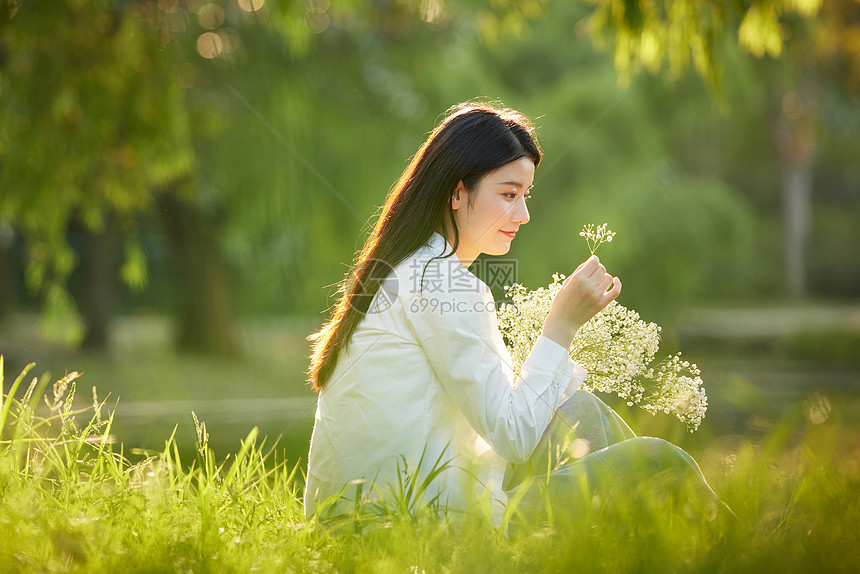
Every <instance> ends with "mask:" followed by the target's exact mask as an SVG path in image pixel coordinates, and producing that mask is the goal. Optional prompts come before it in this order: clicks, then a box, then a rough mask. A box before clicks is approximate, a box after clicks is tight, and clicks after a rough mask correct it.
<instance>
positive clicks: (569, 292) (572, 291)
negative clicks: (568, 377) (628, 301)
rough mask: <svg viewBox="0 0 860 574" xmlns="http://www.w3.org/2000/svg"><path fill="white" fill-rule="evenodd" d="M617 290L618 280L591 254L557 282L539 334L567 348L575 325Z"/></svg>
mask: <svg viewBox="0 0 860 574" xmlns="http://www.w3.org/2000/svg"><path fill="white" fill-rule="evenodd" d="M619 293H621V281H619V280H618V277H613V276H612V275H609V274H608V273H607V272H606V268H605V267H604V266H603V265H601V263H600V260H599V259H598V258H597V256H596V255H592V256H591V257H589V258H588V260H586V261H585V263H583V264H582V265H580V266H579V267H577V268H576V271H574V272H573V274H572V275H571V276H570V277H568V278H567V279H565V280H564V283H562V284H561V291H559V292H558V293H557V294H556V296H555V298H554V299H553V300H552V306H551V307H550V311H549V315H547V318H546V321H545V322H544V324H543V331H542V333H541V334H542V335H543V336H544V337H547V338H548V339H552V340H553V341H555V342H556V343H558V344H559V345H561V346H562V347H564V348H565V349H567V348H568V347H570V343H571V342H572V341H573V336H574V335H576V332H577V331H578V330H579V328H580V327H582V326H583V325H584V324H585V323H587V322H588V320H589V319H591V318H592V317H594V316H595V315H596V314H597V313H599V312H600V311H602V310H603V309H604V308H605V307H606V306H607V305H609V303H610V302H612V301H614V300H615V298H616V297H618V295H619Z"/></svg>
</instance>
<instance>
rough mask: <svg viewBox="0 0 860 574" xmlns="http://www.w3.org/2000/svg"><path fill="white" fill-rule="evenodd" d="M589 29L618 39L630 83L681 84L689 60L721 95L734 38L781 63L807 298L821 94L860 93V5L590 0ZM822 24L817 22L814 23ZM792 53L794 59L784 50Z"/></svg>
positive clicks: (790, 245)
mask: <svg viewBox="0 0 860 574" xmlns="http://www.w3.org/2000/svg"><path fill="white" fill-rule="evenodd" d="M591 1H592V3H593V4H594V6H595V7H594V10H593V13H592V14H591V17H590V19H589V28H590V30H591V32H592V34H593V35H594V39H595V42H596V43H597V44H598V45H604V44H605V42H606V41H607V37H608V36H612V40H611V45H612V48H613V51H614V55H615V65H616V67H617V69H618V70H619V73H620V74H621V76H622V77H623V78H629V77H630V76H631V75H633V74H636V73H638V72H640V71H643V70H647V71H649V72H652V73H656V72H660V71H661V70H663V67H664V62H667V63H668V74H669V76H670V77H677V76H679V75H680V74H681V73H683V72H684V70H685V69H686V68H687V66H688V65H690V62H692V64H693V67H694V68H695V69H696V71H697V72H698V73H699V74H700V75H701V76H702V77H703V78H705V80H706V81H707V82H708V84H709V85H711V86H713V87H715V88H717V90H718V92H719V89H720V87H721V82H722V78H723V74H724V61H723V57H722V55H723V52H722V49H723V48H722V46H723V39H724V38H725V37H727V36H731V35H732V33H733V31H734V30H735V29H736V30H737V42H738V44H739V45H740V46H741V47H742V48H744V49H745V50H747V51H748V52H749V53H750V54H752V55H753V56H755V57H756V58H763V57H765V56H769V57H772V58H780V57H782V58H781V60H779V61H778V62H776V63H775V64H774V65H773V67H774V68H778V70H777V71H776V72H773V71H771V73H770V74H768V75H767V76H765V77H766V78H767V77H769V78H770V79H771V81H772V82H773V88H772V89H773V91H774V100H775V102H774V103H775V105H774V108H775V109H776V110H777V111H776V114H775V116H774V125H773V129H772V133H773V138H774V145H775V147H776V149H777V150H778V153H779V156H780V158H781V170H782V173H781V188H782V196H783V197H782V201H783V213H784V215H783V220H784V221H783V227H784V238H785V239H784V254H785V255H784V257H785V285H786V289H787V292H788V294H789V295H790V296H792V297H801V296H802V295H804V294H805V292H806V280H805V273H806V267H807V264H806V244H807V236H808V233H809V220H810V211H811V207H810V206H811V195H812V181H813V178H812V174H813V166H814V162H815V149H816V140H815V138H816V132H817V131H818V125H819V121H820V118H819V110H820V107H821V95H822V91H823V90H824V89H825V86H828V87H834V86H837V87H838V88H843V89H845V88H847V89H849V90H854V91H855V93H857V92H856V90H857V87H858V85H860V50H858V49H857V47H856V37H857V33H858V27H860V3H858V2H856V1H854V0H841V1H833V2H827V3H822V2H820V0H777V1H772V0H747V1H745V2H691V1H690V0H666V1H664V2H654V1H651V0H634V1H627V0H591ZM816 16H817V17H816ZM786 51H787V52H788V53H787V54H786V53H785V52H786Z"/></svg>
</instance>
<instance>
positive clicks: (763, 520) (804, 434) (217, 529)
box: [0, 365, 860, 573]
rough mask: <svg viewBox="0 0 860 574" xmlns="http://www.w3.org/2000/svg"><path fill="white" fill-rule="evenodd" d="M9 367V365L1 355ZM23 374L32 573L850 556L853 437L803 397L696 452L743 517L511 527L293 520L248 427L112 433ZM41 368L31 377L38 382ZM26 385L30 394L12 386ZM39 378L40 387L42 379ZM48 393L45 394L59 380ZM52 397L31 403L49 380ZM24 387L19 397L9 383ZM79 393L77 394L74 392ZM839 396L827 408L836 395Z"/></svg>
mask: <svg viewBox="0 0 860 574" xmlns="http://www.w3.org/2000/svg"><path fill="white" fill-rule="evenodd" d="M0 371H2V365H0ZM75 379H76V374H75V373H72V374H69V375H68V376H66V377H64V378H63V379H61V380H60V381H59V382H58V384H55V386H54V387H53V389H50V390H49V389H48V388H47V385H46V384H45V383H46V382H47V380H46V379H44V378H42V379H41V380H36V379H34V381H33V383H32V385H29V386H28V384H27V379H26V376H25V374H24V373H22V375H21V376H20V377H18V378H17V379H16V381H15V382H14V383H13V384H12V386H11V388H10V390H9V392H8V393H6V394H4V395H3V401H2V404H0V571H2V572H12V571H25V572H118V571H123V572H162V571H163V572H250V571H259V572H320V571H322V572H327V571H331V572H335V571H337V572H350V571H358V572H427V573H430V572H505V571H522V572H564V571H570V572H574V571H579V572H592V571H599V572H702V571H705V572H738V571H740V572H801V571H807V570H811V571H825V572H830V571H845V572H850V571H856V570H857V568H858V567H860V550H858V542H860V536H858V529H860V502H858V501H860V449H858V448H857V443H856V440H850V437H846V432H845V431H846V428H847V427H846V426H845V425H844V424H842V423H841V422H840V421H839V420H838V417H830V418H828V419H827V420H825V421H823V422H821V421H820V420H819V421H816V422H819V423H820V424H813V422H810V421H809V420H807V418H808V417H807V418H804V410H803V408H802V407H801V406H798V407H797V408H793V409H790V410H789V412H788V413H787V414H786V415H785V416H784V417H783V419H782V421H781V422H780V423H778V424H776V425H774V426H773V427H772V428H771V429H769V431H768V432H767V433H766V434H764V435H762V436H761V437H759V438H757V439H755V440H753V439H748V438H741V437H739V436H735V437H733V438H732V439H730V440H715V441H713V442H712V443H711V445H710V446H708V447H706V448H704V449H703V450H702V451H701V452H700V453H699V458H700V461H701V463H702V466H703V470H704V472H705V474H706V476H708V478H709V480H710V482H711V485H712V486H713V487H714V489H715V490H716V491H717V492H718V493H719V494H720V495H721V497H722V498H723V500H724V501H725V502H726V503H727V504H728V505H729V506H730V507H731V508H732V509H733V511H734V512H735V514H736V515H737V518H736V519H735V518H731V517H729V516H727V515H721V516H720V517H718V518H717V519H716V520H712V521H707V520H703V519H701V518H696V517H695V516H696V515H692V516H693V517H692V518H690V517H688V516H686V515H685V514H684V513H682V512H675V511H671V510H669V509H668V508H669V507H667V506H661V505H659V504H644V505H643V504H638V503H630V504H620V503H618V502H617V501H616V503H615V504H609V502H611V501H602V502H601V501H599V500H597V499H595V501H594V502H595V503H594V504H592V505H589V506H588V507H587V508H586V509H585V510H580V511H579V512H577V513H576V514H574V513H572V512H565V509H564V508H554V509H553V510H554V517H555V518H554V520H553V522H552V523H545V524H539V525H523V524H521V523H519V522H517V521H516V513H513V517H514V518H513V522H512V523H511V524H510V525H509V527H508V531H507V534H505V532H504V531H494V530H493V529H491V528H489V527H488V526H487V525H486V524H485V523H483V522H482V521H480V520H478V519H476V520H474V521H464V522H459V523H458V525H457V526H456V527H455V526H454V525H452V524H450V523H448V522H447V521H446V520H445V519H440V518H439V517H438V516H436V515H435V513H434V512H432V511H431V510H432V509H430V508H429V507H428V506H422V505H411V506H409V507H408V509H407V510H403V508H406V507H404V506H403V505H401V506H400V508H401V510H398V505H397V504H392V505H391V506H387V507H386V506H382V507H379V506H377V507H375V508H374V509H372V512H371V511H369V509H365V510H363V511H362V510H360V511H359V512H357V513H356V514H355V515H352V516H350V517H347V519H346V520H342V521H339V522H337V523H329V524H326V525H322V524H320V523H318V522H317V521H314V520H312V521H307V520H305V519H304V518H303V507H302V502H301V496H300V494H301V491H302V474H301V468H300V467H299V466H298V464H297V463H296V462H293V461H289V460H284V459H283V457H282V456H281V455H280V454H279V453H280V452H281V450H280V448H274V449H271V448H269V445H267V444H266V441H265V440H263V439H260V438H259V437H258V433H257V431H256V429H254V430H252V431H251V432H250V433H249V434H248V436H247V437H246V438H245V440H244V441H242V443H241V444H240V445H239V448H238V450H237V452H235V453H232V454H230V455H229V456H226V457H222V458H218V457H216V454H215V453H214V452H213V451H212V449H211V448H210V447H209V442H208V435H207V429H206V426H205V423H198V424H197V427H196V431H197V433H198V440H197V448H196V450H195V451H194V452H193V454H192V455H190V456H189V457H185V455H180V450H179V449H178V447H177V443H176V440H175V437H173V436H167V437H165V441H164V445H163V448H161V449H159V450H156V451H141V450H135V449H128V448H126V447H123V446H122V445H118V444H114V443H113V442H112V440H111V437H112V428H113V426H114V425H115V424H116V421H115V420H114V415H113V414H112V413H111V412H110V411H109V410H108V409H107V407H106V406H105V405H104V403H99V402H98V401H93V400H91V399H90V398H89V397H87V398H83V397H81V396H78V397H75V391H76V380H75ZM40 381H41V384H40ZM23 389H28V390H27V391H26V392H25V393H24V394H23V395H22V394H21V393H20V392H18V393H17V394H16V390H23ZM43 391H44V392H43ZM52 391H53V392H52ZM43 394H44V395H46V396H47V398H48V399H49V400H48V401H47V402H49V403H50V405H46V406H44V407H41V408H38V407H37V405H39V404H40V403H42V402H43V401H42V395H43ZM16 396H18V397H20V398H14V397H16ZM78 404H81V405H89V406H88V407H87V408H85V409H81V408H78V407H77V406H76V405H78ZM834 408H836V407H834Z"/></svg>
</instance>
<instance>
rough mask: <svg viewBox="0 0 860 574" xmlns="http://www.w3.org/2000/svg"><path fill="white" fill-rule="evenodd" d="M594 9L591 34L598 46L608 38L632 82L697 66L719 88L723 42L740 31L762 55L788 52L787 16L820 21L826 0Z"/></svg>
mask: <svg viewBox="0 0 860 574" xmlns="http://www.w3.org/2000/svg"><path fill="white" fill-rule="evenodd" d="M588 2H589V3H590V4H593V5H594V10H593V12H592V14H591V16H590V18H589V24H588V26H589V30H590V32H591V33H592V34H594V36H595V39H596V40H597V42H598V45H601V46H605V45H606V42H607V37H611V40H610V43H611V47H612V49H613V53H614V60H615V67H616V69H617V70H618V71H619V73H620V74H621V75H622V77H623V78H627V79H629V77H630V76H631V75H635V74H637V73H639V72H641V71H649V72H658V71H661V70H662V68H663V65H664V62H665V63H666V64H668V70H669V74H670V75H671V76H673V77H675V78H677V77H679V76H680V75H681V74H682V73H683V72H684V71H685V70H686V69H687V68H688V67H689V66H690V65H691V64H692V66H693V67H694V68H695V70H696V72H698V73H699V75H701V76H702V77H703V78H705V80H706V81H707V82H708V83H709V84H711V85H713V86H718V85H719V84H720V83H721V81H722V76H723V74H724V72H725V63H724V59H723V54H722V49H723V38H724V37H725V36H726V35H728V34H729V31H730V30H733V29H735V28H737V30H738V36H737V41H738V44H739V45H740V46H742V47H743V48H744V49H746V50H748V51H749V52H750V53H752V54H753V55H755V56H757V57H762V56H764V55H769V56H772V57H778V56H779V55H780V54H781V53H782V48H783V42H784V30H783V28H782V27H781V26H782V25H783V24H784V21H785V19H786V18H790V17H792V16H795V15H799V16H802V17H806V18H811V17H814V16H815V14H816V12H817V11H818V9H819V6H820V4H821V2H820V0H778V1H772V0H752V1H748V2H695V1H691V0H666V1H665V2H657V1H654V0H632V1H630V0H588Z"/></svg>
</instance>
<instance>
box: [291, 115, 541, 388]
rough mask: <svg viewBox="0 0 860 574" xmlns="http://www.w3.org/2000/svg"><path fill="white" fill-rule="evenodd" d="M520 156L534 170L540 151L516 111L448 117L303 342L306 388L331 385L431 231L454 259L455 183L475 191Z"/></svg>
mask: <svg viewBox="0 0 860 574" xmlns="http://www.w3.org/2000/svg"><path fill="white" fill-rule="evenodd" d="M523 157H528V158H530V159H531V160H533V161H534V163H535V167H537V165H538V164H539V163H540V160H541V150H540V147H539V146H538V143H537V139H536V137H535V133H534V127H533V126H532V124H531V122H530V121H529V119H528V118H526V117H525V116H523V115H522V114H520V113H519V112H517V111H514V110H511V109H507V108H504V107H501V106H496V105H492V104H487V103H475V102H469V103H464V104H459V105H457V106H454V107H452V108H451V109H449V110H448V112H447V114H446V115H445V118H444V119H443V120H442V122H441V123H440V124H439V125H438V126H437V127H436V129H434V130H433V132H432V133H431V134H430V136H429V137H428V138H427V140H426V141H425V142H424V144H423V145H422V146H421V148H420V149H419V150H418V153H416V154H415V156H414V157H413V158H412V161H411V162H410V163H409V166H408V167H407V168H406V170H405V171H404V172H403V175H401V176H400V179H399V180H398V181H397V183H396V184H395V185H394V186H393V187H392V189H391V191H390V192H389V194H388V197H387V198H386V199H385V204H384V205H383V207H382V212H381V214H380V216H379V219H378V220H377V222H376V226H375V227H374V229H373V232H372V233H371V235H370V237H368V239H367V241H366V242H365V244H364V248H363V249H362V250H361V251H360V252H359V253H358V254H357V255H356V258H355V261H354V263H353V266H352V269H351V270H350V272H349V274H348V275H347V276H346V278H345V279H344V280H343V282H342V283H341V285H340V289H339V293H340V297H339V299H338V301H337V303H336V305H335V307H334V309H333V311H332V314H331V319H330V320H329V321H328V323H326V324H325V325H323V327H322V329H321V330H320V331H319V332H318V333H315V334H313V335H311V336H310V337H308V339H309V340H310V341H312V342H313V352H312V353H311V364H310V369H309V371H308V382H309V383H310V385H311V386H312V387H313V389H314V390H316V391H320V390H322V388H323V387H324V386H325V384H326V383H327V382H328V379H329V378H330V377H331V374H332V372H333V371H334V368H335V366H336V365H337V360H338V356H339V355H340V353H341V352H342V351H344V350H346V348H347V346H348V345H349V340H350V338H351V337H352V334H353V332H354V331H355V328H356V327H357V326H358V324H359V322H360V321H361V319H362V317H363V316H364V315H365V313H367V310H368V308H369V307H370V303H371V301H372V299H373V297H374V295H375V294H376V292H377V291H378V290H379V286H380V284H381V283H382V281H383V280H384V279H385V277H386V276H387V275H388V274H389V273H390V272H391V270H392V268H394V267H395V266H397V265H398V264H399V263H400V262H402V261H403V260H404V259H406V258H407V257H408V256H409V255H411V254H412V253H413V252H414V251H415V250H416V249H418V248H419V247H421V246H422V245H424V244H425V243H426V242H427V240H428V239H429V238H430V236H431V235H432V234H433V232H434V231H440V232H441V234H442V235H443V236H444V237H446V238H447V239H450V240H451V241H452V244H453V250H452V251H451V253H448V254H447V255H446V256H447V257H450V256H451V255H452V254H453V253H454V252H456V250H457V247H458V246H459V244H460V233H459V230H458V229H457V224H456V223H455V221H454V211H453V209H452V208H451V197H452V195H453V193H454V189H455V188H456V187H457V184H458V183H459V182H461V181H462V182H463V185H464V186H465V187H466V189H467V190H471V189H474V188H475V186H476V185H477V184H478V182H480V180H481V178H482V177H484V176H485V175H486V174H487V173H489V172H491V171H494V170H496V169H498V168H500V167H502V166H504V165H507V164H509V163H511V162H512V161H516V160H518V159H520V158H523ZM471 200H472V196H471V194H470V196H469V202H470V203H471ZM449 227H450V229H449Z"/></svg>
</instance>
